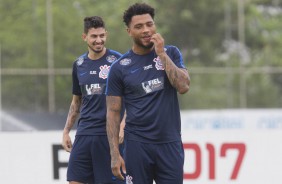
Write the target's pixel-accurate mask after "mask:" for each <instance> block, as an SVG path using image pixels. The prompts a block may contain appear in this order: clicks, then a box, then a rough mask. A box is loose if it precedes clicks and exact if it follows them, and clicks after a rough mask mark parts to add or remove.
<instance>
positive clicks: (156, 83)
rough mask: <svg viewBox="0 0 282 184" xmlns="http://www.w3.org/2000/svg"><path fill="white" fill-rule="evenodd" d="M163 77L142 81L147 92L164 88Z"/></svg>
mask: <svg viewBox="0 0 282 184" xmlns="http://www.w3.org/2000/svg"><path fill="white" fill-rule="evenodd" d="M163 86H164V82H163V77H161V78H156V79H153V80H149V81H146V82H142V88H143V90H144V91H145V93H146V94H148V93H151V92H154V91H158V90H160V89H163Z"/></svg>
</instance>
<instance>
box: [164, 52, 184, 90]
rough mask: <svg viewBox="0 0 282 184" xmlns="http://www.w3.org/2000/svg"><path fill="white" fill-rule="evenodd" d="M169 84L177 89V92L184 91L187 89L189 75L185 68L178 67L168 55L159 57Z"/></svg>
mask: <svg viewBox="0 0 282 184" xmlns="http://www.w3.org/2000/svg"><path fill="white" fill-rule="evenodd" d="M161 60H162V62H163V65H164V67H165V71H166V74H167V77H168V79H169V81H170V84H171V85H172V86H173V87H175V88H176V89H177V91H178V92H180V93H181V94H182V93H186V92H187V91H188V90H189V85H190V77H189V74H188V71H187V70H186V69H181V68H178V67H177V66H176V65H175V64H174V63H173V61H172V60H171V59H170V58H169V56H167V55H166V56H162V58H161Z"/></svg>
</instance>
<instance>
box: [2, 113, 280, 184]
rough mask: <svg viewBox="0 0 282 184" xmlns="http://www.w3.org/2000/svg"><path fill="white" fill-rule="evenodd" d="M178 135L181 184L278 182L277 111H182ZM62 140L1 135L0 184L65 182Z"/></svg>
mask: <svg viewBox="0 0 282 184" xmlns="http://www.w3.org/2000/svg"><path fill="white" fill-rule="evenodd" d="M74 133H75V132H72V137H74ZM182 135H183V143H184V148H185V165H184V172H185V174H184V183H187V184H188V183H189V184H208V183H212V184H215V183H216V184H222V183H233V184H249V183H255V184H279V183H281V182H282V175H281V171H282V156H281V155H282V109H270V110H269V109H260V110H246V109H245V110H207V111H185V112H182ZM61 138H62V132H61V131H44V132H8V133H7V132H1V133H0V148H1V151H0V179H1V183H11V184H20V183H29V184H38V183H41V184H56V183H67V182H66V181H65V178H66V177H65V175H66V167H67V161H68V156H69V154H68V153H66V152H65V151H64V150H62V149H61V146H60V144H61Z"/></svg>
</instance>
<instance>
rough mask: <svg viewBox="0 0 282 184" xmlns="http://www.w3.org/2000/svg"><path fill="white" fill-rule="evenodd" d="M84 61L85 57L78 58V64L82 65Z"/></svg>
mask: <svg viewBox="0 0 282 184" xmlns="http://www.w3.org/2000/svg"><path fill="white" fill-rule="evenodd" d="M83 61H84V59H83V57H80V58H78V59H77V60H76V64H77V66H80V65H81V64H82V63H83Z"/></svg>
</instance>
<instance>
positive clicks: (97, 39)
mask: <svg viewBox="0 0 282 184" xmlns="http://www.w3.org/2000/svg"><path fill="white" fill-rule="evenodd" d="M82 38H83V40H84V41H85V42H86V43H87V45H88V50H89V52H91V51H92V52H94V53H101V52H102V51H103V50H104V49H105V42H106V39H107V31H106V30H105V28H103V27H99V28H90V29H89V30H88V32H87V33H83V35H82Z"/></svg>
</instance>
